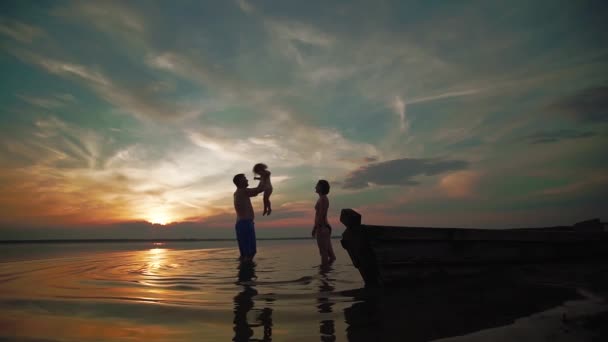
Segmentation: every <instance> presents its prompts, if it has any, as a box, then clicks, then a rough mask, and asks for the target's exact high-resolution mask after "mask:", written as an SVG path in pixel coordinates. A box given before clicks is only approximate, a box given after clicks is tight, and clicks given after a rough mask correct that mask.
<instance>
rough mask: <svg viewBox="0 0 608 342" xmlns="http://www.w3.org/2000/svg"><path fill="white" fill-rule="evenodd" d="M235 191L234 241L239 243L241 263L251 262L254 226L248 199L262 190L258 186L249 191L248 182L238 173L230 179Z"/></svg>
mask: <svg viewBox="0 0 608 342" xmlns="http://www.w3.org/2000/svg"><path fill="white" fill-rule="evenodd" d="M232 181H233V182H234V185H236V191H235V192H234V210H235V212H236V225H235V230H236V239H237V241H238V243H239V251H240V257H239V260H241V261H252V260H253V257H254V256H255V253H256V252H257V250H256V242H255V226H254V223H253V220H254V218H255V215H254V213H253V207H252V206H251V199H250V197H254V196H257V195H258V194H259V193H260V192H263V191H264V189H263V188H261V187H260V186H259V185H258V187H257V188H252V189H249V188H247V186H249V181H248V180H247V177H245V175H244V174H242V173H239V174H238V175H235V176H234V178H232Z"/></svg>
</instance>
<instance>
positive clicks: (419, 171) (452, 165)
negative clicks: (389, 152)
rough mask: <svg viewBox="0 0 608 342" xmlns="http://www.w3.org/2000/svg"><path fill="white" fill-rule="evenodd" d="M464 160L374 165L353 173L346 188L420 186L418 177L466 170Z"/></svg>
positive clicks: (396, 162) (347, 180)
mask: <svg viewBox="0 0 608 342" xmlns="http://www.w3.org/2000/svg"><path fill="white" fill-rule="evenodd" d="M468 166H469V163H468V162H467V161H464V160H442V159H416V158H403V159H395V160H389V161H385V162H380V163H374V164H370V165H366V166H363V167H361V168H359V169H358V170H355V171H353V172H351V173H350V174H349V175H348V176H347V177H346V180H345V181H344V185H343V187H344V188H350V189H361V188H366V187H368V186H369V185H370V184H375V185H400V186H403V185H418V184H420V183H419V182H417V181H415V180H414V179H413V178H414V177H416V176H421V175H425V176H433V175H437V174H441V173H444V172H448V171H457V170H463V169H466V168H467V167H468Z"/></svg>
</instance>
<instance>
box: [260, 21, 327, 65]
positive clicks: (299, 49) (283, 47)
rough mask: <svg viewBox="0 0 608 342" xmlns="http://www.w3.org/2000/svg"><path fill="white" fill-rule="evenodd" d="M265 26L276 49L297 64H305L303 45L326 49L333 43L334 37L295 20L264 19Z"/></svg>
mask: <svg viewBox="0 0 608 342" xmlns="http://www.w3.org/2000/svg"><path fill="white" fill-rule="evenodd" d="M264 24H265V27H266V28H267V30H268V31H269V32H270V34H271V36H272V37H273V40H274V45H275V46H276V48H277V50H278V51H280V52H282V53H283V54H284V55H285V56H286V57H287V58H288V59H294V60H295V61H296V62H297V64H298V65H300V66H302V65H304V64H306V60H305V57H304V55H305V53H304V50H303V47H308V48H309V47H313V48H316V49H320V48H323V49H327V48H329V47H331V46H332V45H333V44H334V41H335V38H334V37H333V36H331V35H330V34H328V33H326V32H323V31H320V30H319V29H318V28H316V27H314V26H311V25H308V24H305V23H302V22H297V21H293V20H291V21H285V20H277V19H265V20H264Z"/></svg>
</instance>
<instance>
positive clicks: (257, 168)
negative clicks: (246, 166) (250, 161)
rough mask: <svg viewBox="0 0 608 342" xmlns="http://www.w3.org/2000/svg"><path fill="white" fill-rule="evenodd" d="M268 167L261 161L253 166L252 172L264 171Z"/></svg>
mask: <svg viewBox="0 0 608 342" xmlns="http://www.w3.org/2000/svg"><path fill="white" fill-rule="evenodd" d="M267 168H268V166H266V164H263V163H257V164H255V165H254V166H253V172H254V173H260V172H262V171H266V169H267Z"/></svg>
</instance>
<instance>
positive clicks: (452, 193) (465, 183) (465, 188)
mask: <svg viewBox="0 0 608 342" xmlns="http://www.w3.org/2000/svg"><path fill="white" fill-rule="evenodd" d="M480 176H481V174H480V173H479V172H475V171H469V170H466V171H458V172H454V173H450V174H448V175H446V176H443V177H442V178H441V180H440V181H439V187H440V188H441V189H443V190H444V192H445V193H446V194H447V195H448V196H449V197H456V198H462V197H470V196H472V195H473V194H474V192H475V186H476V185H477V184H478V182H479V179H480Z"/></svg>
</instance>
